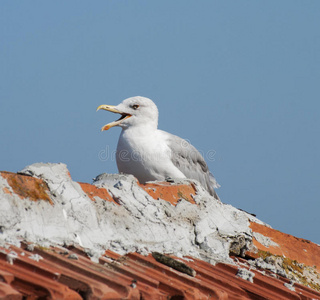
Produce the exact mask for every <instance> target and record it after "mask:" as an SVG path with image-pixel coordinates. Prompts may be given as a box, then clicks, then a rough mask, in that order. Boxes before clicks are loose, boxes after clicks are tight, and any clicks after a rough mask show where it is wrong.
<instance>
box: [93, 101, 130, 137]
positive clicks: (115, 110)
mask: <svg viewBox="0 0 320 300" xmlns="http://www.w3.org/2000/svg"><path fill="white" fill-rule="evenodd" d="M100 109H104V110H107V111H111V112H113V113H117V114H121V117H120V119H119V120H117V121H113V122H111V123H109V124H107V125H104V126H103V127H102V128H101V131H104V130H108V129H110V128H111V127H114V126H118V125H119V124H120V123H121V122H122V121H124V120H126V119H128V118H130V117H131V115H129V114H125V113H122V112H121V111H119V110H117V109H116V108H115V106H114V105H106V104H102V105H100V106H99V107H98V108H97V111H98V110H100Z"/></svg>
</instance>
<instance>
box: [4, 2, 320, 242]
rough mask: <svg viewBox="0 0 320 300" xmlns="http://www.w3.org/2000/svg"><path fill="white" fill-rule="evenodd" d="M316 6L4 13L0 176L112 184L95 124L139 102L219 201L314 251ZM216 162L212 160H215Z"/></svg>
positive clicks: (19, 7)
mask: <svg viewBox="0 0 320 300" xmlns="http://www.w3.org/2000/svg"><path fill="white" fill-rule="evenodd" d="M319 15H320V2H319V1H316V0H314V1H292V0H290V1H289V0H288V1H213V0H210V1H92V2H88V1H14V0H10V1H9V0H8V1H1V3H0V38H1V45H0V65H1V68H0V122H1V127H0V133H1V141H2V142H1V156H0V169H1V170H6V171H12V172H16V171H18V170H20V169H22V168H23V167H25V166H26V165H29V164H32V163H35V162H63V163H66V164H67V166H68V168H69V170H70V172H71V175H72V177H73V179H74V180H77V181H84V182H91V179H92V178H93V177H95V176H96V175H98V174H100V173H103V172H109V173H115V172H117V168H116V163H115V161H114V159H113V153H114V151H115V149H116V144H117V140H118V136H119V133H120V128H112V129H111V130H110V131H108V132H102V133H101V132H100V128H101V126H103V125H104V124H106V123H108V122H110V121H113V120H114V119H115V116H114V115H113V114H111V113H108V112H104V111H102V112H101V111H100V112H96V111H95V110H96V107H97V106H98V105H100V104H118V103H119V102H121V101H122V100H123V99H125V98H127V97H131V96H136V95H141V96H146V97H149V98H151V99H153V100H154V101H155V103H156V104H157V106H158V108H159V111H160V119H159V127H160V128H161V129H163V130H166V131H169V132H171V133H173V134H176V135H179V136H181V137H183V138H186V139H188V140H189V141H190V142H191V143H192V144H193V145H194V146H196V147H197V148H198V149H199V150H200V151H201V152H202V153H204V156H205V158H206V160H207V162H208V165H209V168H210V170H211V171H212V173H213V174H214V175H215V177H216V178H217V180H218V182H219V183H220V184H221V188H220V189H219V190H218V191H217V192H218V194H219V196H220V198H221V200H222V201H223V202H225V203H230V204H232V205H233V206H236V207H238V208H242V209H244V210H247V211H249V212H252V213H255V214H257V216H258V218H260V219H261V220H263V221H265V222H267V223H269V224H270V225H271V226H272V227H273V228H275V229H278V230H281V231H283V232H286V233H290V234H293V235H295V236H298V237H302V238H306V239H310V240H312V241H313V242H316V243H319V244H320V234H319V228H320V219H319V210H320V173H319V167H320V154H319V153H320V142H319V136H320V114H319V111H320V97H319V96H320V29H319V28H320V18H319ZM213 153H214V155H212V154H213Z"/></svg>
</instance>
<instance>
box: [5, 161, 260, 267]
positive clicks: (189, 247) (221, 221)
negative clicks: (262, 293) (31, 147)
mask: <svg viewBox="0 0 320 300" xmlns="http://www.w3.org/2000/svg"><path fill="white" fill-rule="evenodd" d="M20 174H24V175H29V176H33V177H37V178H40V179H43V180H44V181H45V182H46V184H47V185H48V188H49V191H50V195H49V196H50V199H51V201H52V203H53V205H52V204H50V202H48V201H37V202H31V201H23V200H22V199H21V198H19V197H18V196H17V195H15V194H14V193H6V192H5V189H7V190H8V191H11V187H10V186H9V185H8V183H7V181H6V180H5V179H4V178H2V177H1V176H0V196H1V199H2V203H1V210H0V220H1V224H0V226H2V227H1V228H2V233H1V235H0V239H2V240H4V241H5V242H10V243H11V244H14V243H16V244H18V243H19V240H21V239H25V240H26V241H28V242H32V243H35V244H39V245H44V246H46V245H49V244H58V245H74V244H77V245H80V246H82V247H84V248H85V249H87V253H88V254H90V257H91V258H92V259H93V260H95V261H96V260H97V259H98V257H99V256H100V255H101V254H102V253H103V252H104V251H105V250H106V249H109V250H112V251H115V252H117V253H119V254H126V253H128V252H138V253H141V254H147V253H150V252H160V253H170V254H174V255H175V256H178V257H182V256H187V255H188V256H193V257H195V258H200V259H203V260H205V261H208V262H211V263H215V262H227V263H232V262H233V261H232V260H231V259H230V258H229V251H231V252H232V253H236V254H238V255H239V254H240V255H241V254H243V252H244V250H245V249H246V248H247V247H248V246H249V245H250V244H251V241H252V231H251V229H250V228H249V220H251V221H254V222H258V223H260V224H264V223H263V222H261V221H259V220H258V219H256V218H255V217H253V216H251V215H249V214H247V213H245V212H243V211H240V210H237V209H236V208H234V207H232V206H231V205H225V204H223V203H221V202H220V201H217V200H215V199H214V198H213V197H211V196H210V195H209V194H208V193H207V192H206V191H205V190H204V189H203V188H202V187H201V186H200V185H199V184H198V183H196V182H193V183H194V184H195V186H196V187H197V194H196V196H195V197H194V201H195V202H196V205H195V204H191V203H190V202H188V201H186V200H184V199H181V200H180V201H179V202H178V204H177V205H176V206H173V205H171V204H170V203H168V202H167V201H165V200H162V199H159V200H154V199H153V198H152V197H151V196H149V194H148V193H147V192H146V191H144V190H143V189H142V188H141V187H140V186H139V185H138V183H137V181H136V179H135V178H134V177H133V176H131V175H114V174H113V175H112V174H102V175H99V176H98V177H97V178H96V179H95V180H94V183H93V184H94V185H96V186H97V187H99V188H105V189H107V190H108V192H109V193H110V195H112V197H113V198H114V199H116V201H117V202H118V203H119V204H120V205H117V204H115V203H113V202H108V201H105V200H103V199H100V198H99V197H95V201H92V200H91V199H90V198H89V197H88V196H87V194H86V193H85V192H84V191H83V190H82V189H81V186H80V185H79V184H78V183H77V182H74V181H72V179H71V178H70V176H69V172H68V169H67V167H66V165H64V164H43V163H37V164H33V165H30V166H28V167H26V168H24V169H23V170H22V171H21V172H20ZM179 182H184V183H187V184H190V180H186V181H181V180H180V181H179Z"/></svg>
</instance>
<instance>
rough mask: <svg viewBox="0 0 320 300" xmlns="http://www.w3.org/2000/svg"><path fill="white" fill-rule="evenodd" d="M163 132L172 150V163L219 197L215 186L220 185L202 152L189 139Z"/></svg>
mask: <svg viewBox="0 0 320 300" xmlns="http://www.w3.org/2000/svg"><path fill="white" fill-rule="evenodd" d="M162 133H163V135H165V137H166V139H167V144H168V146H169V148H170V150H171V161H172V163H173V164H174V165H175V166H176V167H177V168H178V169H179V170H180V171H181V172H182V173H183V174H184V175H185V176H186V177H187V178H189V179H195V180H197V181H199V182H200V183H201V184H202V186H203V187H204V188H206V189H207V190H208V191H209V193H210V194H211V195H213V196H216V198H217V199H219V198H218V196H217V195H216V193H215V191H214V188H218V187H220V185H219V184H218V183H217V181H216V179H215V178H214V176H213V175H212V173H211V172H210V171H209V168H208V165H207V163H206V162H205V160H204V158H203V156H202V155H201V154H200V152H199V151H198V150H197V149H196V148H195V147H194V146H192V145H191V144H190V143H189V142H188V141H186V140H184V139H182V138H180V137H178V136H176V135H173V134H170V133H168V132H165V131H162Z"/></svg>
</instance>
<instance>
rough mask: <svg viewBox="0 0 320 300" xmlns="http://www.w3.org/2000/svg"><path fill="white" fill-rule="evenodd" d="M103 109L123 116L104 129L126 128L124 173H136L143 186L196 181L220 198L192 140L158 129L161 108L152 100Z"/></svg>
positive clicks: (121, 157)
mask: <svg viewBox="0 0 320 300" xmlns="http://www.w3.org/2000/svg"><path fill="white" fill-rule="evenodd" d="M99 109H104V110H107V111H111V112H113V113H118V114H120V115H121V117H120V119H118V120H117V121H114V122H111V123H109V124H107V125H105V126H103V127H102V128H101V131H104V130H108V129H110V128H111V127H114V126H120V127H121V128H122V131H121V134H120V138H119V141H118V146H117V151H116V160H117V166H118V170H119V172H120V173H125V174H132V175H134V176H135V177H136V178H137V179H138V180H139V182H140V183H143V184H144V183H146V182H147V181H154V180H159V181H164V180H167V179H168V178H189V179H195V180H197V181H199V182H200V183H201V185H202V186H203V187H204V188H205V189H207V191H208V192H209V193H210V195H212V196H214V197H215V198H216V199H219V198H218V196H217V194H216V193H215V190H214V188H218V187H219V184H218V183H217V181H216V179H215V178H214V176H213V175H212V174H211V173H210V171H209V169H208V166H207V164H206V162H205V160H204V158H203V157H202V155H201V154H200V153H199V151H198V150H197V149H196V148H195V147H194V146H192V145H191V144H190V143H189V142H188V141H186V140H184V139H182V138H180V137H178V136H176V135H173V134H170V133H168V132H165V131H163V130H159V129H158V114H159V113H158V108H157V106H156V105H155V104H154V103H153V101H152V100H150V99H148V98H145V97H140V96H137V97H132V98H128V99H125V100H123V101H122V102H121V103H120V104H119V105H117V106H114V105H100V106H99V107H98V108H97V110H99Z"/></svg>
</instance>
